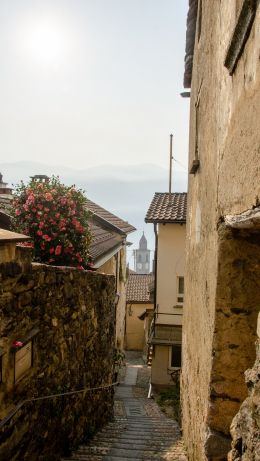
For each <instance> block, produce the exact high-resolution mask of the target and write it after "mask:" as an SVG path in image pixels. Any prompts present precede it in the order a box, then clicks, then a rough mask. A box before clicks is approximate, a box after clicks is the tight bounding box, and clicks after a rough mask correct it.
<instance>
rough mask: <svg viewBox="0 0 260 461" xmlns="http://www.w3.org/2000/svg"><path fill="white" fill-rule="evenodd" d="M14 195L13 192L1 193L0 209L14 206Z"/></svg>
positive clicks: (8, 208)
mask: <svg viewBox="0 0 260 461" xmlns="http://www.w3.org/2000/svg"><path fill="white" fill-rule="evenodd" d="M12 200H13V196H12V195H11V194H1V193H0V210H1V211H6V212H7V211H8V210H10V209H11V206H12Z"/></svg>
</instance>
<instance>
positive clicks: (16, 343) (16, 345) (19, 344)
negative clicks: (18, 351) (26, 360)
mask: <svg viewBox="0 0 260 461" xmlns="http://www.w3.org/2000/svg"><path fill="white" fill-rule="evenodd" d="M22 346H23V342H22V341H13V347H22Z"/></svg>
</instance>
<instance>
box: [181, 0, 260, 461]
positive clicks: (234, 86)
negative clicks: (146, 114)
mask: <svg viewBox="0 0 260 461" xmlns="http://www.w3.org/2000/svg"><path fill="white" fill-rule="evenodd" d="M258 4H259V2H255V1H246V0H240V1H225V2H218V1H216V2H215V1H214V2H213V1H211V0H203V1H201V0H200V1H196V0H193V1H192V0H191V1H190V2H189V5H190V6H189V13H188V21H187V43H186V59H185V61H186V68H185V77H184V85H185V87H186V88H189V87H190V86H191V100H190V104H191V106H190V145H189V172H190V175H189V189H188V197H189V200H188V213H187V244H186V245H187V259H186V276H185V307H184V318H183V370H182V404H183V408H182V410H183V431H184V439H185V443H186V445H187V448H188V454H189V460H190V461H198V460H199V461H205V460H210V461H220V460H225V459H227V453H228V451H229V450H230V446H231V437H230V424H231V422H232V419H233V417H234V416H235V414H236V413H237V411H238V410H239V407H240V405H241V403H242V401H243V400H244V399H245V398H246V396H247V389H246V384H245V378H244V373H245V371H246V370H247V369H248V368H250V367H252V365H253V363H254V361H255V346H254V343H255V340H256V324H257V315H258V312H259V306H260V290H259V288H260V287H259V280H260V266H259V260H260V251H259V227H260V226H259V197H260V170H259V169H260V130H259V120H260V86H259V85H260V73H259V64H260V61H259V52H260V19H259V18H260V11H259V10H260V9H259V7H257V5H258ZM239 450H240V453H237V457H236V460H242V459H249V458H244V457H243V458H242V450H244V448H243V447H242V446H241V448H240V449H239ZM239 450H238V451H239ZM238 455H239V456H241V457H238ZM230 459H231V458H230ZM232 459H233V458H232ZM255 459H256V458H255Z"/></svg>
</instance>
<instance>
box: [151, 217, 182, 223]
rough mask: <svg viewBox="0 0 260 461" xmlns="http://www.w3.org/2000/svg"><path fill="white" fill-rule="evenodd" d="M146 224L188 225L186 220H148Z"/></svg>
mask: <svg viewBox="0 0 260 461" xmlns="http://www.w3.org/2000/svg"><path fill="white" fill-rule="evenodd" d="M145 222H146V223H147V224H148V223H153V224H186V219H179V220H176V219H175V220H172V219H146V218H145Z"/></svg>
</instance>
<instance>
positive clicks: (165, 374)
mask: <svg viewBox="0 0 260 461" xmlns="http://www.w3.org/2000/svg"><path fill="white" fill-rule="evenodd" d="M170 348H171V346H158V345H156V346H154V353H153V361H152V369H151V382H152V384H153V386H155V387H156V386H157V387H163V386H169V385H172V384H173V380H172V378H171V374H170V372H171V371H173V370H170V362H169V360H170Z"/></svg>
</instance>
